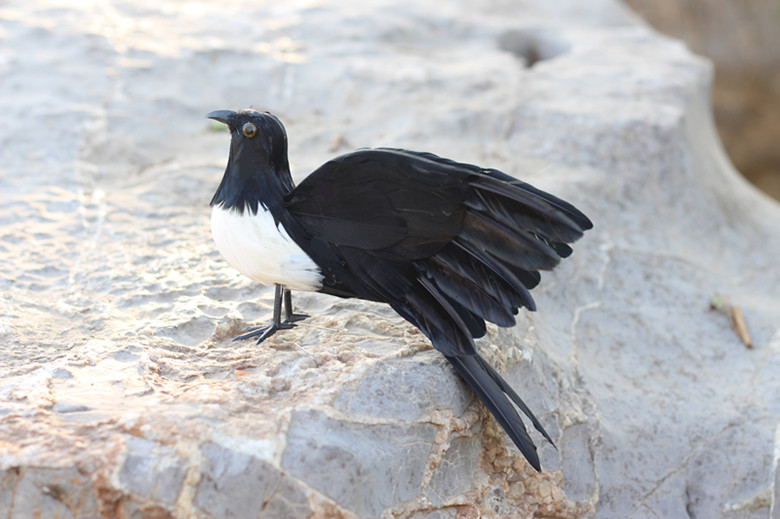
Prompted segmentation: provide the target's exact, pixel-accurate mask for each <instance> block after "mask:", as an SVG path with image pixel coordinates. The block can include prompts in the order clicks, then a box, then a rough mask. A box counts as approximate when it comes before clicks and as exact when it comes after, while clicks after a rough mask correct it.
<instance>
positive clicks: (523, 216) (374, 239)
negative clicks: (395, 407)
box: [285, 148, 592, 354]
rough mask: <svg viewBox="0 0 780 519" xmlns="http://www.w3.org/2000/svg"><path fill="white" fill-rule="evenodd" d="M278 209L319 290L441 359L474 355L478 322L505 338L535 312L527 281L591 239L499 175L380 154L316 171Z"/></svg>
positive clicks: (554, 205)
mask: <svg viewBox="0 0 780 519" xmlns="http://www.w3.org/2000/svg"><path fill="white" fill-rule="evenodd" d="M285 206H286V208H287V210H288V212H289V214H290V215H291V217H292V218H293V220H294V221H295V224H296V225H297V226H299V228H300V230H301V232H299V233H291V234H292V235H293V236H297V241H301V242H302V243H299V244H300V245H301V246H302V247H304V250H306V248H307V247H308V248H309V249H310V250H313V251H314V252H315V253H314V254H311V255H312V257H315V258H317V259H315V261H317V260H318V259H319V261H320V262H321V263H320V267H321V268H322V270H323V271H324V273H325V276H326V278H327V277H328V275H329V274H330V275H331V276H330V277H333V278H337V281H339V282H340V283H343V284H344V285H346V286H347V287H349V289H350V291H351V293H352V294H354V295H357V296H358V297H363V298H365V299H372V300H378V301H383V302H387V303H389V304H391V305H393V306H394V308H395V307H396V306H398V307H399V308H401V307H405V310H404V311H403V312H402V311H401V310H399V308H396V310H397V311H399V312H400V313H401V314H402V315H404V317H406V318H407V319H410V320H411V318H412V317H414V318H415V320H416V322H415V324H417V325H418V326H420V327H421V329H422V330H423V332H424V333H426V334H427V335H428V336H429V337H432V336H437V337H438V338H439V339H441V340H440V342H439V344H436V342H434V344H435V345H436V347H437V348H439V349H440V350H442V351H443V352H445V353H447V352H450V353H453V354H457V353H472V352H473V351H474V348H473V341H472V340H471V339H472V337H480V336H482V335H483V334H484V332H485V324H484V320H488V321H491V322H493V323H496V324H498V325H500V326H512V325H513V324H514V323H515V319H514V315H515V314H516V313H517V309H518V308H519V307H523V306H524V307H528V308H529V309H531V310H533V309H535V305H534V301H533V298H532V297H531V295H530V293H529V290H530V289H531V288H533V287H534V286H536V284H537V283H538V282H539V279H540V276H539V270H548V269H551V268H553V267H554V266H555V265H556V264H557V263H558V262H559V261H560V259H561V258H563V257H566V256H568V255H569V254H571V248H570V247H569V246H568V245H567V244H568V243H571V242H573V241H575V240H576V239H578V238H579V237H580V236H582V233H583V231H584V230H586V229H589V228H590V227H592V224H591V222H590V220H588V218H587V217H585V215H583V214H582V213H581V212H580V211H578V210H577V209H576V208H574V207H573V206H572V205H571V204H569V203H567V202H565V201H563V200H560V199H559V198H557V197H554V196H553V195H550V194H548V193H545V192H543V191H540V190H538V189H536V188H534V187H533V186H531V185H529V184H526V183H524V182H521V181H519V180H517V179H515V178H513V177H510V176H509V175H506V174H504V173H502V172H500V171H497V170H492V169H483V168H479V167H477V166H472V165H469V164H461V163H458V162H454V161H451V160H447V159H443V158H441V157H437V156H436V155H433V154H430V153H418V152H410V151H406V150H396V149H387V148H380V149H368V150H359V151H356V152H353V153H350V154H347V155H343V156H341V157H338V158H336V159H334V160H332V161H330V162H328V163H326V164H324V165H323V166H322V167H320V168H319V169H317V170H316V171H314V172H313V173H312V174H311V175H309V176H308V177H307V178H306V179H305V180H304V181H303V182H301V183H300V184H299V185H298V186H297V187H296V188H295V189H294V190H293V191H292V192H291V193H290V194H289V195H288V196H287V197H286V200H285ZM410 298H412V299H414V300H415V301H416V303H415V304H416V305H419V306H412V307H410V305H409V303H410V302H411V299H410ZM409 314H411V315H409ZM442 320H443V321H446V322H447V323H449V324H448V325H445V324H444V323H443V322H441V321H442ZM453 322H454V323H456V324H457V326H456V328H454V329H453V328H452V323H453ZM444 328H447V330H444ZM464 330H465V331H466V335H467V336H468V339H467V340H466V341H465V342H464V341H463V339H462V337H460V335H461V333H460V332H462V331H464ZM438 332H441V333H438ZM444 339H446V341H445V340H444Z"/></svg>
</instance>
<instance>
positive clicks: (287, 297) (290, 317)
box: [284, 289, 309, 323]
mask: <svg viewBox="0 0 780 519" xmlns="http://www.w3.org/2000/svg"><path fill="white" fill-rule="evenodd" d="M284 314H285V315H286V316H287V317H286V318H285V319H284V322H286V323H295V322H298V321H303V320H304V319H306V318H307V317H309V314H295V313H293V307H292V292H290V291H289V290H287V289H285V291H284Z"/></svg>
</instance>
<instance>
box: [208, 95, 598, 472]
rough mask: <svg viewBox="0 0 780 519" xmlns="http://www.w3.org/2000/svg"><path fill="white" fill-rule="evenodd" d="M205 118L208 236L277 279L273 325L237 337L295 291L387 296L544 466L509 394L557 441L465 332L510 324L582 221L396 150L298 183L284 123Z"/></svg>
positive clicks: (242, 116)
mask: <svg viewBox="0 0 780 519" xmlns="http://www.w3.org/2000/svg"><path fill="white" fill-rule="evenodd" d="M207 117H209V118H211V119H214V120H217V121H220V122H222V123H225V124H226V125H227V126H228V128H229V129H230V134H231V141H230V156H229V158H228V163H227V168H226V169H225V174H224V176H223V177H222V181H221V182H220V184H219V187H218V188H217V191H216V193H215V194H214V197H213V198H212V200H211V206H212V213H211V230H212V233H213V236H214V241H215V242H216V244H217V248H218V249H219V251H220V252H221V253H222V255H223V256H224V257H225V259H226V260H227V262H228V263H229V264H230V265H231V266H233V267H234V268H236V269H237V270H238V271H240V272H241V273H243V274H244V275H246V276H248V277H249V278H251V279H253V280H255V281H258V282H260V283H263V284H265V285H269V286H270V285H275V286H276V292H275V299H274V314H273V320H272V322H271V324H269V325H267V326H257V327H252V328H248V329H247V330H244V331H245V332H247V333H245V334H244V335H241V336H239V337H237V338H236V340H237V339H246V338H250V337H258V341H257V342H258V344H259V343H260V342H261V341H263V340H264V339H266V338H267V337H269V336H270V335H272V334H273V333H274V332H276V331H277V330H280V329H285V328H290V327H292V326H295V324H294V322H295V321H298V320H300V319H303V318H305V317H306V316H305V315H299V314H295V313H293V309H292V302H291V296H290V290H306V291H312V292H322V293H325V294H331V295H334V296H339V297H345V298H359V299H366V300H369V301H379V302H382V303H387V304H389V305H390V306H391V307H392V308H393V310H395V311H396V312H397V313H398V314H399V315H400V316H401V317H403V318H404V319H406V320H407V321H409V322H410V323H412V324H413V325H414V326H416V327H417V328H419V329H420V330H421V331H422V333H424V334H425V335H426V337H428V339H430V341H431V343H432V344H433V347H434V348H436V349H437V350H438V351H439V352H441V353H442V354H443V355H444V357H445V358H446V359H447V360H448V361H449V362H450V364H451V365H452V366H453V368H454V369H455V371H456V372H457V373H458V374H459V375H460V376H461V377H463V379H464V380H465V381H466V383H468V385H469V386H471V388H472V389H473V390H474V392H475V393H476V394H477V395H478V396H479V398H480V399H481V400H482V402H484V404H485V405H486V406H487V408H488V409H489V410H490V412H491V413H492V414H493V416H495V418H496V420H498V423H499V424H501V426H502V427H503V428H504V430H505V431H506V432H507V434H508V435H509V436H510V438H512V441H513V442H514V443H515V445H517V447H518V448H519V449H520V451H521V452H522V453H523V455H524V456H525V457H526V459H527V460H528V461H529V462H530V464H531V465H532V466H533V467H534V468H536V470H541V468H540V464H539V457H538V455H537V453H536V446H535V445H534V442H533V441H532V439H531V437H530V436H529V435H528V433H527V431H526V429H525V426H524V424H523V421H522V420H521V418H520V416H519V415H518V413H517V411H516V409H515V407H514V406H513V404H512V403H514V404H515V405H516V406H517V407H518V408H519V409H520V410H522V411H523V413H525V414H526V415H527V416H528V418H529V419H530V420H531V423H533V425H534V427H535V428H536V429H537V430H538V431H539V432H540V433H541V434H542V435H543V436H544V437H545V438H546V439H547V440H548V441H550V443H552V439H551V438H550V436H549V435H548V434H547V432H546V431H545V430H544V428H543V427H542V425H541V423H539V421H538V420H537V419H536V417H535V416H534V415H533V413H532V412H531V410H530V409H529V408H528V407H527V406H526V405H525V403H524V402H523V401H522V400H521V399H520V397H519V396H518V395H517V393H516V392H515V391H514V390H513V389H512V388H511V387H510V386H509V384H507V382H506V381H505V380H504V379H503V378H501V375H499V374H498V372H496V371H495V370H494V369H493V368H492V367H491V366H490V365H489V364H488V363H487V362H486V361H485V360H484V359H482V358H481V357H480V356H479V354H478V353H477V350H476V347H475V344H474V339H475V338H479V337H482V336H483V335H484V334H485V321H486V320H487V321H490V322H492V323H495V324H497V325H499V326H513V325H514V324H515V317H514V316H515V315H516V314H517V312H518V309H519V308H520V307H525V308H528V309H529V310H535V305H534V301H533V299H532V298H531V295H530V293H529V290H530V289H532V288H534V287H535V286H536V285H537V283H539V279H540V275H539V270H548V269H552V268H553V267H554V266H555V265H556V264H557V263H558V262H559V261H560V259H561V258H565V257H567V256H568V255H569V254H571V252H572V250H571V248H570V247H569V246H568V245H567V244H568V243H571V242H573V241H575V240H577V239H578V238H579V237H581V236H582V233H583V231H585V230H587V229H590V228H591V227H592V224H591V222H590V220H589V219H588V218H587V217H586V216H585V215H584V214H582V213H581V212H580V211H578V210H577V209H576V208H575V207H574V206H572V205H571V204H569V203H568V202H565V201H563V200H561V199H559V198H556V197H555V196H553V195H551V194H549V193H545V192H544V191H541V190H539V189H536V188H535V187H533V186H531V185H529V184H527V183H525V182H521V181H519V180H517V179H515V178H513V177H510V176H509V175H506V174H505V173H502V172H500V171H498V170H495V169H483V168H480V167H478V166H473V165H469V164H460V163H458V162H454V161H452V160H448V159H444V158H441V157H437V156H436V155H433V154H431V153H420V152H414V151H407V150H400V149H390V148H376V149H361V150H358V151H355V152H352V153H348V154H346V155H342V156H340V157H337V158H335V159H333V160H331V161H329V162H327V163H325V164H324V165H322V166H321V167H320V168H318V169H317V170H316V171H314V172H313V173H311V174H310V175H309V176H308V177H307V178H306V179H304V180H303V181H302V182H301V183H300V184H298V185H297V186H295V185H294V184H293V181H292V176H291V175H290V166H289V163H288V160H287V134H286V132H285V129H284V126H282V123H281V122H280V121H279V119H277V118H276V117H275V116H274V115H272V114H270V113H268V112H258V111H255V110H240V111H238V112H233V111H230V110H219V111H216V112H211V113H210V114H208V115H207ZM283 311H284V312H283ZM283 313H284V319H283V318H282V317H283Z"/></svg>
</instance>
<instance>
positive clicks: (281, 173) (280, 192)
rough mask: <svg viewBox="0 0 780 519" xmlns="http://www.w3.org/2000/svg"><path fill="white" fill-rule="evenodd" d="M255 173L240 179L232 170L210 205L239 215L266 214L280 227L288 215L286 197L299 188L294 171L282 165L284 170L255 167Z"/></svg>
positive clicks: (268, 166)
mask: <svg viewBox="0 0 780 519" xmlns="http://www.w3.org/2000/svg"><path fill="white" fill-rule="evenodd" d="M253 169H254V170H253V171H252V174H251V175H240V174H238V172H237V171H235V170H230V169H228V170H227V171H225V175H224V176H223V177H222V181H221V182H220V184H219V187H218V188H217V191H216V193H214V197H213V198H212V199H211V204H210V205H212V206H214V205H221V206H222V208H223V209H226V210H233V211H236V212H237V213H239V214H243V213H244V211H250V213H251V214H257V212H258V210H266V211H268V212H270V213H271V215H272V216H273V217H274V220H275V221H276V222H277V224H278V223H279V221H280V220H281V219H282V213H283V211H284V197H285V196H286V195H287V194H289V193H290V192H291V191H292V190H293V188H294V187H295V186H294V184H293V181H292V175H291V174H290V168H289V166H288V165H287V164H282V165H281V167H278V166H277V167H272V166H270V165H255V168H253Z"/></svg>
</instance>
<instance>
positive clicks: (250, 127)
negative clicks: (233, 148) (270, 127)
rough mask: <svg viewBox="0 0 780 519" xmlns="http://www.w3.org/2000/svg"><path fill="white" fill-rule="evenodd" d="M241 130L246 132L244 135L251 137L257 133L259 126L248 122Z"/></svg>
mask: <svg viewBox="0 0 780 519" xmlns="http://www.w3.org/2000/svg"><path fill="white" fill-rule="evenodd" d="M241 131H242V132H244V137H246V138H248V139H251V138H252V137H254V136H255V135H257V126H255V125H254V124H252V123H246V124H245V125H244V127H243V128H242V129H241Z"/></svg>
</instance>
